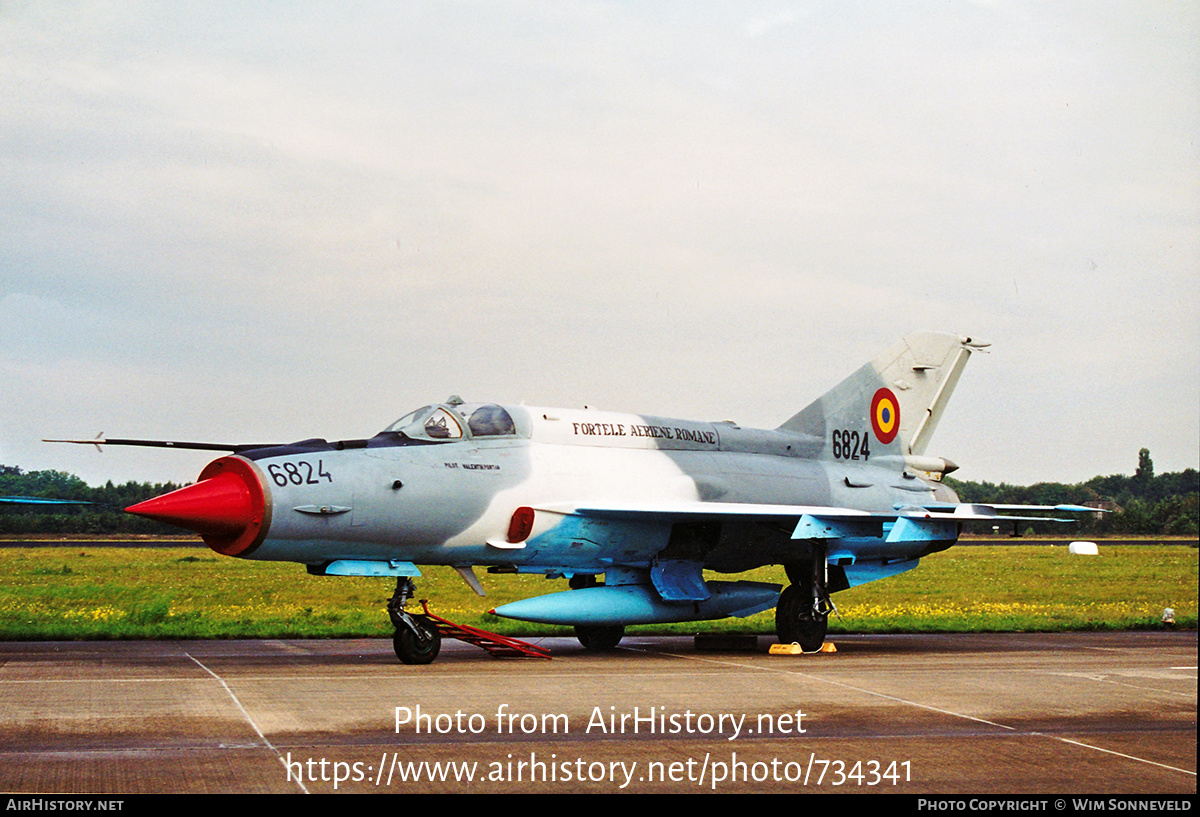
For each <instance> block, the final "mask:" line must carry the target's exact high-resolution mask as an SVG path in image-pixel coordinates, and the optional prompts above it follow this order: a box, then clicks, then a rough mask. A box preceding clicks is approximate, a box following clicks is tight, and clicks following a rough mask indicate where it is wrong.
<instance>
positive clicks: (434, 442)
mask: <svg viewBox="0 0 1200 817" xmlns="http://www.w3.org/2000/svg"><path fill="white" fill-rule="evenodd" d="M987 345H988V344H986V343H982V342H979V341H976V340H972V339H971V338H967V337H960V336H958V335H951V334H943V333H934V332H918V333H914V334H911V335H909V336H907V337H905V338H904V339H903V340H901V341H899V342H898V343H896V344H895V345H893V346H892V347H891V348H890V349H888V350H887V352H885V353H884V354H883V355H881V356H880V357H878V358H877V359H876V360H875V361H873V362H871V363H868V364H866V365H865V366H863V367H862V368H860V369H859V370H858V371H856V372H854V373H853V374H852V375H850V376H849V377H848V378H846V379H845V380H844V381H843V382H842V383H840V384H838V385H837V386H835V387H834V388H833V389H832V390H831V391H829V392H828V393H827V394H825V395H823V396H822V397H820V398H818V399H817V400H815V401H814V402H813V403H811V404H810V405H809V406H807V407H806V408H804V409H803V410H801V411H800V412H799V413H797V414H795V415H794V416H792V417H790V418H788V419H785V420H784V421H783V423H782V424H781V425H780V426H779V427H778V428H774V429H754V428H743V427H741V426H739V425H737V424H736V423H733V422H728V421H722V422H697V421H692V420H676V419H669V418H664V417H655V416H648V415H641V414H625V413H614V412H606V411H598V410H592V409H569V408H535V407H531V406H524V405H521V406H515V405H500V404H497V403H474V402H467V401H464V400H462V399H460V398H458V397H451V398H450V399H448V400H447V401H445V402H443V403H437V404H431V405H427V406H423V407H421V408H419V409H417V410H416V411H412V412H409V413H408V414H406V415H404V416H403V417H401V418H400V419H399V420H397V421H396V422H394V423H392V424H391V425H390V426H388V427H387V428H385V429H384V430H383V431H381V432H379V433H378V434H376V435H375V436H373V437H371V438H369V439H358V440H342V441H337V442H327V441H326V440H324V439H309V440H302V441H300V442H295V443H290V444H282V445H229V446H219V445H216V444H211V443H182V442H166V441H147V440H121V441H116V440H107V441H106V440H102V439H96V440H80V441H78V442H83V443H88V444H97V443H105V442H107V443H109V444H115V443H120V444H126V445H130V444H132V445H147V444H150V445H162V446H169V447H177V448H201V449H206V450H211V449H214V448H215V449H220V450H225V451H229V452H230V454H228V455H227V456H222V457H220V458H218V459H216V460H214V461H213V462H211V463H209V465H208V466H207V467H205V468H204V469H203V471H201V473H200V477H199V480H198V481H197V482H196V483H195V484H193V485H190V486H188V487H185V488H182V489H180V490H177V491H173V492H171V493H168V494H164V495H162V496H159V497H156V498H154V499H151V500H149V501H146V502H142V503H140V504H137V505H134V506H132V507H130V508H128V509H127V510H128V511H129V512H130V513H133V514H137V515H140V516H144V517H149V518H151V519H157V520H161V521H163V522H168V523H170V524H172V525H176V526H179V527H182V528H186V529H189V530H192V531H196V532H198V533H199V534H200V535H201V536H202V537H203V539H204V541H205V542H206V543H207V544H208V546H209V547H210V548H212V549H213V550H215V551H216V552H218V553H221V554H224V555H226V556H231V557H235V558H240V559H265V560H273V561H291V562H299V563H301V564H304V565H306V566H307V569H308V572H309V573H311V574H315V575H331V576H390V577H395V578H396V590H395V593H394V594H393V596H392V598H391V600H390V601H389V603H388V612H389V615H390V618H391V621H392V624H393V625H394V627H395V636H394V639H393V643H394V647H395V652H396V655H397V656H398V657H399V658H400V660H402V661H404V662H405V663H412V664H422V663H428V662H430V661H432V660H434V658H435V657H436V656H437V654H438V650H439V648H440V636H439V633H438V630H437V628H436V627H435V626H433V624H432V623H431V622H430V621H429V620H428V619H427V618H426V617H425V616H423V615H421V614H419V613H411V612H409V611H408V610H407V609H406V606H407V605H408V603H409V601H410V600H411V599H412V598H413V596H414V593H415V581H414V580H415V579H416V578H418V577H420V575H421V572H420V568H419V566H420V565H449V566H451V567H453V568H454V569H455V570H457V571H458V572H459V574H460V575H461V576H462V577H463V578H464V580H465V581H466V582H467V583H468V584H469V585H470V586H471V587H472V588H473V589H474V590H475V591H476V592H477V593H479V594H481V595H482V593H483V590H482V587H481V585H480V582H479V580H478V577H477V576H476V575H475V572H474V569H475V568H484V569H486V570H487V572H488V573H538V574H543V575H545V576H547V577H549V578H565V579H567V580H568V583H569V587H570V589H568V590H565V591H562V592H557V593H551V594H549V595H544V596H538V597H535V598H528V599H524V600H521V601H517V602H513V603H511V604H506V605H503V606H501V607H499V608H497V609H496V610H495V611H494V612H495V613H496V614H497V615H500V616H506V617H509V618H514V619H521V620H525V621H532V622H542V623H548V624H561V625H570V626H574V628H575V631H576V634H577V636H578V638H579V640H580V642H581V643H582V644H583V645H584V646H585V647H587V648H589V649H596V650H600V649H611V648H613V647H615V646H616V645H617V643H618V642H619V641H620V640H621V638H622V636H623V634H624V628H625V627H626V626H627V625H632V624H647V623H656V622H681V621H702V620H711V619H719V618H725V617H729V616H748V615H752V614H754V613H758V612H761V611H764V610H768V609H770V608H772V607H774V608H775V625H776V631H777V634H778V636H779V638H780V640H781V641H783V642H785V643H792V642H796V643H798V644H799V645H800V646H801V647H802V648H803V649H804V650H806V651H811V650H815V649H817V648H819V647H820V646H821V644H822V642H823V641H824V640H825V636H826V631H827V625H828V617H829V614H830V612H831V611H832V610H833V602H832V599H831V596H832V594H834V593H836V592H838V591H840V590H845V589H847V588H849V587H853V586H855V585H859V584H863V583H865V582H869V581H874V580H876V579H881V578H885V577H889V576H894V575H897V574H899V573H903V572H905V571H907V570H911V569H912V568H914V567H916V566H917V564H918V563H919V561H920V559H921V558H922V557H923V556H927V555H929V554H931V553H935V552H937V551H941V550H945V549H946V548H949V547H950V546H952V545H953V544H954V543H955V542H956V541H957V539H958V536H959V533H960V530H961V527H962V523H963V522H965V521H968V520H995V519H996V518H997V517H998V514H997V511H998V510H1014V509H1015V506H1004V507H999V506H983V505H966V504H962V503H960V502H959V501H958V497H957V496H956V495H955V494H954V492H953V491H952V490H951V489H950V488H949V487H948V486H946V485H945V484H944V483H942V482H941V481H940V480H941V477H942V475H944V474H946V473H948V472H950V471H951V470H953V469H954V468H955V467H956V466H955V465H954V464H953V463H952V462H950V461H949V460H947V459H944V458H940V457H934V456H929V455H928V454H927V453H926V450H927V448H928V445H929V441H930V438H931V436H932V435H933V432H934V429H935V428H936V427H937V424H938V421H939V420H940V419H941V417H942V414H943V412H944V410H945V408H946V404H947V401H948V400H949V398H950V393H951V391H952V390H953V389H954V387H955V385H956V384H957V383H958V380H959V376H960V375H961V374H962V371H963V367H964V366H965V365H966V362H967V359H968V358H969V357H970V356H971V354H972V353H973V352H974V351H977V350H979V349H981V348H983V347H986V346H987ZM1055 509H1056V510H1059V511H1067V510H1092V509H1090V508H1077V507H1071V506H1056V508H1055ZM1039 510H1049V509H1048V508H1044V507H1041V508H1039ZM1002 518H1022V519H1028V518H1035V517H1002ZM1036 518H1041V517H1036ZM764 565H782V566H783V567H784V570H785V573H786V576H787V578H788V581H789V584H788V586H787V587H783V588H781V586H780V585H777V584H768V583H763V582H750V581H726V580H717V579H713V578H709V577H706V575H705V572H704V571H706V570H707V571H711V572H716V573H722V574H736V573H740V572H743V571H747V570H751V569H753V568H758V567H762V566H764Z"/></svg>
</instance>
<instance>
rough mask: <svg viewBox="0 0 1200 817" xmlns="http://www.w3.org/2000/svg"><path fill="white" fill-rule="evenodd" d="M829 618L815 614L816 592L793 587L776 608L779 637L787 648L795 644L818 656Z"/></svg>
mask: <svg viewBox="0 0 1200 817" xmlns="http://www.w3.org/2000/svg"><path fill="white" fill-rule="evenodd" d="M828 631H829V616H827V615H821V614H818V613H817V612H816V611H814V610H813V600H812V592H811V591H809V592H807V593H806V592H805V588H803V587H801V586H799V585H795V584H789V585H788V586H787V587H785V588H784V590H783V592H782V593H780V594H779V603H778V604H776V605H775V633H776V634H777V635H778V636H779V640H780V641H782V642H783V643H784V644H791V643H793V642H795V643H797V644H799V645H800V649H802V650H804V651H805V652H816V651H817V650H819V649H821V645H822V644H824V643H825V635H826V633H828Z"/></svg>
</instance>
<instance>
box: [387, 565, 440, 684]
mask: <svg viewBox="0 0 1200 817" xmlns="http://www.w3.org/2000/svg"><path fill="white" fill-rule="evenodd" d="M416 590H417V586H416V585H415V584H414V583H413V580H412V579H410V578H408V577H406V576H401V577H400V578H397V579H396V592H394V593H393V594H392V597H391V598H390V599H388V603H387V611H388V617H389V618H390V619H391V620H392V626H393V627H395V628H396V633H395V634H394V635H393V636H392V649H394V650H395V651H396V657H397V658H399V659H400V660H401V661H403V662H404V663H405V664H431V663H433V660H434V659H435V658H437V657H438V653H439V652H441V649H442V634H441V633H440V632H438V629H437V627H435V626H434V625H433V622H431V621H430V620H429V619H428V618H426V617H425V616H422V615H413V614H411V613H409V612H407V611H406V610H405V609H404V605H406V604H407V603H408V600H409V599H411V598H412V596H413V594H414V593H415V592H416Z"/></svg>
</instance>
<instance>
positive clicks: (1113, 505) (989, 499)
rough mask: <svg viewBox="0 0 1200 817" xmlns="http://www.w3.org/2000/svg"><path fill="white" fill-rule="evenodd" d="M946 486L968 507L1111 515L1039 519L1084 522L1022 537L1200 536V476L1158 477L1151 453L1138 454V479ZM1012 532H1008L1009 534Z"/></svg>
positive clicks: (1039, 525)
mask: <svg viewBox="0 0 1200 817" xmlns="http://www.w3.org/2000/svg"><path fill="white" fill-rule="evenodd" d="M946 484H947V485H949V486H950V487H951V488H953V489H954V490H955V491H956V492H957V493H958V498H959V499H961V500H962V501H963V502H982V503H990V504H1015V505H1059V504H1070V505H1087V506H1089V507H1094V508H1098V509H1103V510H1105V511H1107V513H1096V514H1038V515H1044V516H1076V517H1078V522H1077V523H1076V524H1074V525H1071V526H1070V528H1069V529H1068V530H1065V531H1064V526H1062V525H1055V524H1054V523H1045V522H1031V523H1021V531H1022V532H1028V531H1031V530H1032V531H1033V532H1034V533H1038V534H1055V533H1057V534H1060V535H1068V536H1073V535H1075V534H1076V533H1087V534H1094V535H1105V534H1113V535H1131V536H1196V535H1197V533H1198V532H1200V509H1198V506H1200V472H1197V471H1196V469H1195V468H1188V469H1186V470H1184V471H1175V472H1171V473H1166V474H1155V473H1154V462H1153V461H1152V460H1151V459H1150V452H1149V451H1148V450H1147V449H1145V448H1143V449H1142V450H1141V451H1139V452H1138V465H1137V469H1136V470H1135V471H1134V473H1133V475H1132V476H1128V475H1125V474H1113V475H1111V476H1106V477H1092V478H1091V479H1089V480H1087V481H1085V482H1079V483H1076V484H1074V485H1066V484H1064V483H1061V482H1039V483H1036V484H1034V485H1008V484H1006V483H1003V482H1002V483H1000V484H999V485H996V484H994V483H991V482H962V481H959V480H956V479H953V478H950V477H947V478H946ZM1005 532H1007V531H1005Z"/></svg>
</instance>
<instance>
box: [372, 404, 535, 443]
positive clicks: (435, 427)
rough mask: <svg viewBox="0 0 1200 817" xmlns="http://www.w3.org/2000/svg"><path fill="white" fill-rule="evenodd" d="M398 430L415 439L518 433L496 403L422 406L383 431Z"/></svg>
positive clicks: (497, 435) (514, 425)
mask: <svg viewBox="0 0 1200 817" xmlns="http://www.w3.org/2000/svg"><path fill="white" fill-rule="evenodd" d="M389 431H393V432H395V431H399V432H401V433H403V434H404V436H406V437H409V438H411V439H414V440H461V439H464V438H475V437H504V436H512V435H514V434H516V433H517V427H516V424H515V423H513V419H512V417H511V416H510V415H509V413H508V411H506V410H505V409H504V408H503V407H502V406H498V405H496V404H495V403H464V402H462V401H461V400H456V399H454V398H451V399H450V401H449V402H446V403H441V404H438V405H434V406H422V407H421V408H419V409H417V410H416V411H412V412H409V413H408V414H405V415H404V416H403V417H401V418H400V419H399V420H397V421H396V422H394V423H392V424H391V425H390V426H388V427H387V428H385V429H384V432H385V433H387V432H389Z"/></svg>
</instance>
